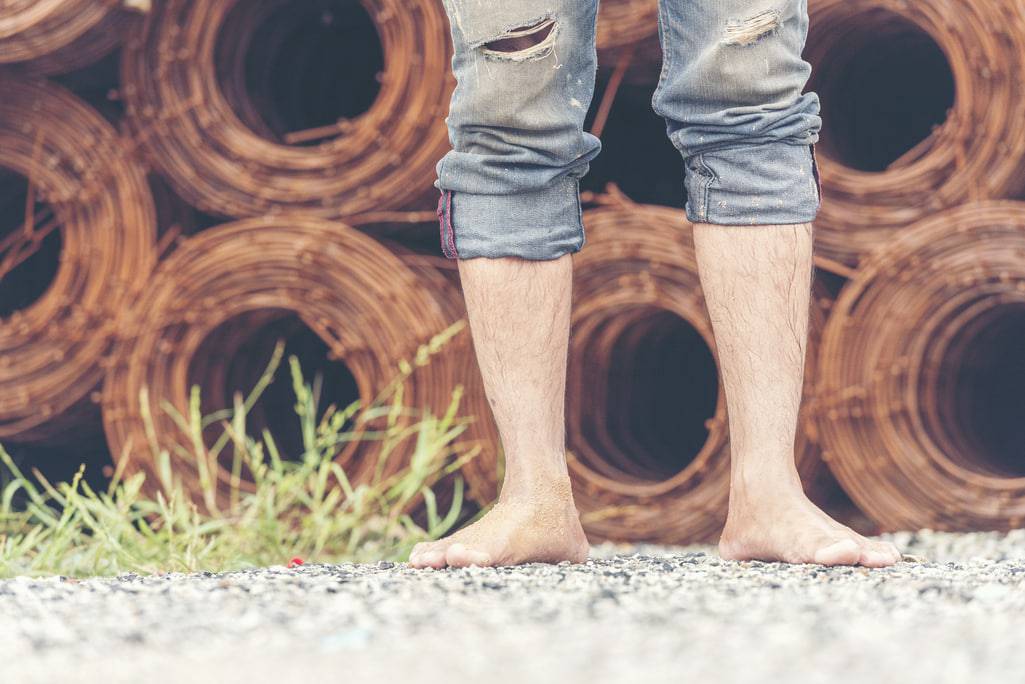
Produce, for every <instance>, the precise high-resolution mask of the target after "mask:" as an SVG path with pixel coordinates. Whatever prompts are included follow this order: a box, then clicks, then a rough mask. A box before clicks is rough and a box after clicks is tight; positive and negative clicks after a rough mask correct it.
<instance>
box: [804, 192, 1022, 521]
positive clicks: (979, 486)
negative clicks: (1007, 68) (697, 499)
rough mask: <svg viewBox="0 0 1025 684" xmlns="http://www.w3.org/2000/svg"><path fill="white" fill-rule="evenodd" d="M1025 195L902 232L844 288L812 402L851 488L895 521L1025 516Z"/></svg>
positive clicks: (835, 466)
mask: <svg viewBox="0 0 1025 684" xmlns="http://www.w3.org/2000/svg"><path fill="white" fill-rule="evenodd" d="M1023 350H1025V204H1023V203H1017V202H989V203H977V204H968V205H965V206H963V207H959V208H956V209H952V210H949V211H946V212H942V213H939V214H937V215H936V216H933V217H931V218H928V219H925V220H924V221H921V222H920V223H918V224H916V225H914V226H912V227H910V228H908V229H907V230H905V231H903V232H901V233H900V234H899V235H898V236H897V237H896V238H894V239H893V240H892V241H891V242H890V244H888V245H886V246H885V247H884V248H882V249H880V250H879V251H877V252H876V253H875V254H873V255H872V256H871V257H869V258H868V259H867V260H866V261H865V263H864V264H863V266H862V267H861V268H860V269H859V270H858V272H857V273H856V274H855V276H854V278H853V279H852V280H851V281H850V282H849V283H848V284H847V286H846V287H845V288H844V290H843V291H842V292H841V294H840V297H839V298H838V300H837V302H836V304H835V307H834V310H833V313H832V315H831V316H830V319H829V322H828V323H827V325H826V330H825V333H824V336H823V341H822V347H821V356H820V363H819V368H820V373H821V387H820V388H819V390H818V392H817V397H818V400H817V402H816V404H817V405H816V411H815V413H816V414H817V416H818V422H819V426H820V430H821V435H822V441H823V448H824V456H825V458H826V459H827V462H828V464H829V466H830V468H831V469H832V471H833V472H834V473H835V474H836V477H837V479H838V480H839V481H840V483H841V484H842V485H843V488H844V489H845V490H846V491H847V493H848V494H850V496H851V498H852V499H853V500H854V501H855V502H856V503H857V504H858V505H859V506H860V507H861V508H862V509H863V510H864V511H865V512H866V513H867V514H868V515H870V516H871V517H873V518H874V519H875V520H876V521H878V522H879V523H880V524H881V525H883V526H884V527H886V528H889V529H919V528H923V527H927V528H932V529H960V530H971V529H1008V528H1013V527H1020V526H1021V525H1022V523H1023V521H1025V458H1023V456H1025V455H1023V454H1022V449H1021V445H1022V443H1023V441H1022V440H1023V438H1025V432H1023V430H1025V427H1023V426H1025V402H1023V401H1022V396H1021V388H1022V386H1023V383H1025V356H1023Z"/></svg>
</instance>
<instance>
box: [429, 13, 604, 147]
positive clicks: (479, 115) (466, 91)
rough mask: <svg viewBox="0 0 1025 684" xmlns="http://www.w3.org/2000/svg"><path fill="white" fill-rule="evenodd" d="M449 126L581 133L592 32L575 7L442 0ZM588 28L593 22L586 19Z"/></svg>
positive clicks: (589, 75)
mask: <svg viewBox="0 0 1025 684" xmlns="http://www.w3.org/2000/svg"><path fill="white" fill-rule="evenodd" d="M447 3H448V11H449V18H450V21H451V23H452V35H453V42H454V44H455V58H454V60H453V69H454V72H455V76H456V81H457V86H456V92H455V93H454V95H453V99H452V105H451V109H450V112H449V124H450V126H453V127H456V128H463V129H469V128H473V127H478V126H483V127H502V128H505V129H510V130H514V131H526V132H533V131H536V132H546V133H552V132H558V131H561V130H569V131H572V130H573V129H575V128H578V127H582V125H583V119H584V116H585V115H586V111H587V107H588V105H589V103H590V99H591V93H592V91H593V88H594V71H595V58H594V47H593V28H592V31H591V35H590V36H589V34H588V30H587V26H586V25H587V21H586V17H583V16H581V9H580V8H579V7H578V5H585V6H586V5H588V4H589V3H577V2H554V3H553V2H551V1H550V0H549V2H544V3H542V2H540V1H539V0H521V1H519V2H513V3H482V2H477V1H476V0H474V1H472V2H471V1H469V0H447ZM591 26H592V27H593V19H592V21H591Z"/></svg>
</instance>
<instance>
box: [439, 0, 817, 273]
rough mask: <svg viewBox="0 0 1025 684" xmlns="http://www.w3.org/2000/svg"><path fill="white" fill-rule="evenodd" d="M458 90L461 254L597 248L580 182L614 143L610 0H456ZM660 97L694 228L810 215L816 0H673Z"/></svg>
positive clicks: (453, 221)
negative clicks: (600, 131) (605, 82)
mask: <svg viewBox="0 0 1025 684" xmlns="http://www.w3.org/2000/svg"><path fill="white" fill-rule="evenodd" d="M444 3H445V8H446V11H447V13H448V16H449V22H450V24H451V29H452V39H453V43H454V47H455V52H454V55H453V58H452V68H453V71H454V73H455V76H456V82H457V85H456V89H455V92H454V93H453V96H452V102H451V106H450V109H449V115H448V117H447V118H446V123H447V125H448V130H449V138H450V141H451V144H452V150H451V151H450V152H448V154H446V155H445V156H444V157H443V158H442V159H441V161H440V162H439V163H438V167H437V172H438V179H437V181H436V183H435V186H436V187H437V188H438V189H439V190H440V191H441V198H440V200H439V204H438V216H439V220H440V225H441V242H442V250H443V252H444V254H445V255H446V256H448V257H449V258H453V259H456V258H464V259H466V258H474V257H506V256H517V257H522V258H526V259H555V258H558V257H560V256H562V255H563V254H566V253H569V252H575V251H577V250H579V249H580V248H581V247H583V245H584V241H585V239H584V229H583V225H582V221H581V209H580V198H579V181H580V178H581V177H583V176H584V175H585V174H586V173H587V170H588V167H589V163H590V162H591V160H593V159H594V158H595V156H596V155H597V154H598V152H599V150H600V149H601V143H600V142H599V141H598V139H597V138H595V137H594V136H593V135H590V134H589V133H587V132H585V131H584V130H583V125H584V116H585V115H586V113H587V110H588V107H589V106H590V102H591V97H592V94H593V91H594V81H595V70H596V67H597V57H596V52H595V18H596V14H597V10H598V0H505V1H497V0H444ZM659 30H660V33H659V37H660V40H661V43H662V52H663V65H662V72H661V74H660V76H659V81H658V85H657V87H656V89H655V93H654V96H653V98H652V105H653V107H654V109H655V112H656V113H657V114H659V115H660V116H662V117H663V118H664V119H665V121H666V128H667V133H668V136H669V140H670V141H671V142H672V144H673V145H674V146H675V147H676V149H677V150H679V152H680V154H681V155H682V157H683V182H684V185H685V187H686V194H687V205H686V212H687V218H688V219H690V221H692V222H695V223H715V224H723V225H750V226H759V225H774V224H788V223H806V222H809V221H811V220H812V219H813V218H814V217H815V215H816V213H817V211H818V208H819V202H820V188H819V185H818V173H817V170H816V167H815V160H814V143H815V142H816V141H817V140H818V131H819V128H820V127H821V120H820V119H819V115H818V114H819V101H818V97H817V96H816V95H815V94H814V93H802V90H803V89H804V86H805V84H806V82H807V80H808V76H809V74H810V72H811V67H810V65H809V64H808V63H807V62H805V61H804V60H803V59H802V58H801V51H802V50H803V48H804V42H805V37H806V34H807V30H808V10H807V0H660V7H659Z"/></svg>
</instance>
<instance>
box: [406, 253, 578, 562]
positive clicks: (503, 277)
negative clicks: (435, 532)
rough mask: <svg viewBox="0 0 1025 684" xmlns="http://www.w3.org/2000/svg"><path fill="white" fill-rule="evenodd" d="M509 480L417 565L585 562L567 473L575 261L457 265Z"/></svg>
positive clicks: (422, 550) (424, 549)
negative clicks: (481, 511)
mask: <svg viewBox="0 0 1025 684" xmlns="http://www.w3.org/2000/svg"><path fill="white" fill-rule="evenodd" d="M459 274H460V277H461V279H462V284H463V293H464V296H465V298H466V309H467V313H468V315H469V320H470V329H471V331H472V333H473V341H474V346H475V348H476V352H477V360H478V362H479V364H480V368H481V374H482V375H483V379H484V387H485V389H486V391H487V395H488V399H489V401H490V403H491V408H492V411H493V413H494V416H495V422H496V424H497V425H498V430H499V433H500V435H501V438H502V445H503V447H504V451H505V481H504V482H503V485H502V491H501V494H500V495H499V498H498V502H497V503H496V504H495V506H494V508H493V509H492V510H491V511H490V512H489V513H488V514H487V515H486V516H484V518H482V519H481V520H479V521H478V522H477V523H475V524H473V525H471V526H469V527H468V528H465V529H463V530H460V531H459V532H457V533H456V534H454V535H452V536H451V537H449V538H447V539H443V540H441V541H439V542H434V543H427V544H420V545H418V546H417V547H416V548H415V549H414V550H413V553H412V554H411V556H410V563H411V564H412V565H413V566H414V567H434V568H440V567H444V566H446V565H450V566H465V565H512V564H517V563H528V562H559V561H564V560H569V561H575V562H579V561H583V560H584V559H585V558H586V557H587V551H588V545H587V539H586V537H585V536H584V532H583V530H582V528H581V527H580V520H579V516H578V514H577V510H576V507H575V506H574V504H573V496H572V493H571V490H570V484H569V475H568V473H567V470H566V452H565V444H566V436H565V425H564V413H565V409H564V407H565V392H566V355H567V350H568V344H569V319H570V299H571V294H572V277H573V266H572V256H571V255H570V254H566V255H564V256H562V257H559V258H558V259H552V260H535V261H531V260H526V259H520V258H499V259H488V258H477V259H463V260H460V261H459Z"/></svg>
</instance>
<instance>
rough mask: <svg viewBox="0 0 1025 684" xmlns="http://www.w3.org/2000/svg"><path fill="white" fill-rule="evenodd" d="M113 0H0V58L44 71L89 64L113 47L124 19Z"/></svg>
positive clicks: (33, 70) (68, 69)
mask: <svg viewBox="0 0 1025 684" xmlns="http://www.w3.org/2000/svg"><path fill="white" fill-rule="evenodd" d="M120 4H121V2H120V1H119V0H106V1H97V0H10V1H8V2H3V3H0V64H14V63H19V68H20V69H22V70H24V71H29V72H31V73H33V74H39V75H45V74H54V73H59V72H61V71H71V70H72V69H75V68H78V67H82V66H85V65H87V64H90V63H92V62H94V61H96V60H97V59H99V58H100V57H102V56H103V55H105V54H107V53H108V52H110V51H111V50H113V49H114V48H115V47H116V46H117V45H118V43H119V42H120V40H121V32H122V30H123V29H124V27H125V26H126V25H127V23H126V22H127V21H128V19H129V17H128V15H127V13H126V12H124V11H122V10H120V9H119V5H120Z"/></svg>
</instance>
